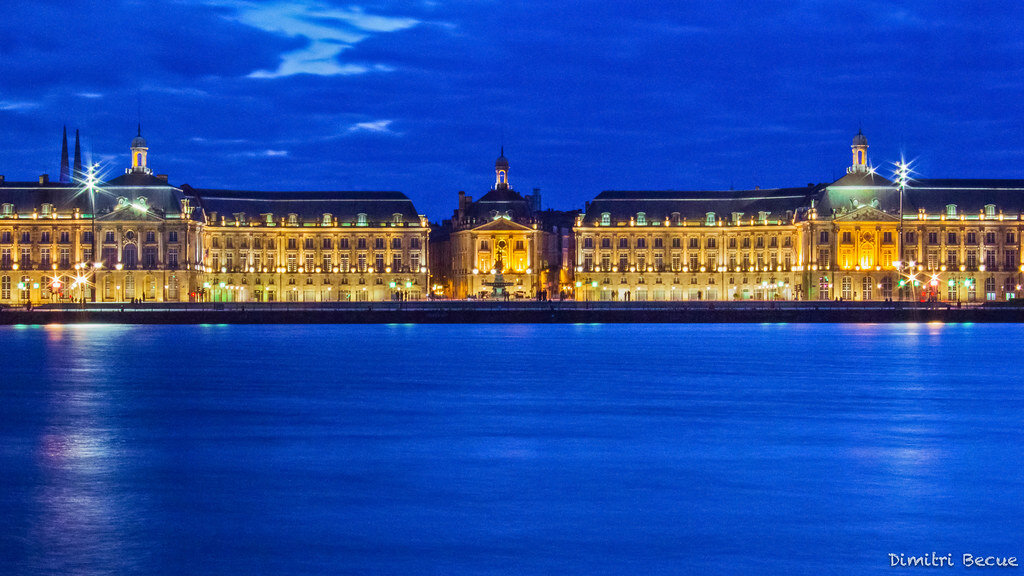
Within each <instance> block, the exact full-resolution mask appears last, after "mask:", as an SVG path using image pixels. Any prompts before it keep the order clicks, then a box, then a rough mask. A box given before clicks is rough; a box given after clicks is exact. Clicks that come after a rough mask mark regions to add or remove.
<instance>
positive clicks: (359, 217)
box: [356, 212, 366, 226]
mask: <svg viewBox="0 0 1024 576" xmlns="http://www.w3.org/2000/svg"><path fill="white" fill-rule="evenodd" d="M356 226H366V213H365V212H360V213H359V214H356Z"/></svg>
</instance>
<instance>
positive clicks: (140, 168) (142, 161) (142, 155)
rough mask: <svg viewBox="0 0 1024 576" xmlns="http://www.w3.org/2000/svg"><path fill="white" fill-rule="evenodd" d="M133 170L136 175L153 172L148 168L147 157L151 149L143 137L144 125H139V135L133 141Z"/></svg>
mask: <svg viewBox="0 0 1024 576" xmlns="http://www.w3.org/2000/svg"><path fill="white" fill-rule="evenodd" d="M131 148H132V168H131V170H130V172H132V173H135V174H151V173H152V172H153V171H152V170H150V169H149V168H147V167H146V155H147V154H148V152H149V148H148V147H147V146H146V139H145V138H143V137H142V124H139V132H138V135H137V136H136V137H135V138H133V139H132V145H131Z"/></svg>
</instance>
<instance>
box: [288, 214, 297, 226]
mask: <svg viewBox="0 0 1024 576" xmlns="http://www.w3.org/2000/svg"><path fill="white" fill-rule="evenodd" d="M288 225H289V226H298V225H299V215H298V214H296V213H294V212H292V213H291V214H289V215H288Z"/></svg>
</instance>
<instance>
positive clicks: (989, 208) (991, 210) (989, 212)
mask: <svg viewBox="0 0 1024 576" xmlns="http://www.w3.org/2000/svg"><path fill="white" fill-rule="evenodd" d="M985 217H986V218H995V217H996V205H995V204H985Z"/></svg>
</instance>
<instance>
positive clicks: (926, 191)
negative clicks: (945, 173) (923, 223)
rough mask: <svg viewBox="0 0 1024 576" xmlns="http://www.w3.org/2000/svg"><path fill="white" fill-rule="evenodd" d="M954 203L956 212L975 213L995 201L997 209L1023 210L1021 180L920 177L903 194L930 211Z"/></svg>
mask: <svg viewBox="0 0 1024 576" xmlns="http://www.w3.org/2000/svg"><path fill="white" fill-rule="evenodd" d="M948 204H956V206H957V213H958V214H959V213H966V214H977V213H979V212H980V211H981V210H984V209H985V205H986V204H995V207H996V212H997V213H998V212H999V211H1003V212H1004V213H1007V214H1014V215H1016V214H1021V213H1024V180H994V179H978V180H966V179H919V180H913V181H912V182H911V183H910V185H909V186H908V187H907V192H906V195H905V196H904V214H906V212H907V206H909V207H910V209H911V210H913V211H917V210H918V209H919V208H924V209H925V210H926V211H927V212H929V213H936V212H945V211H946V205H948Z"/></svg>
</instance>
